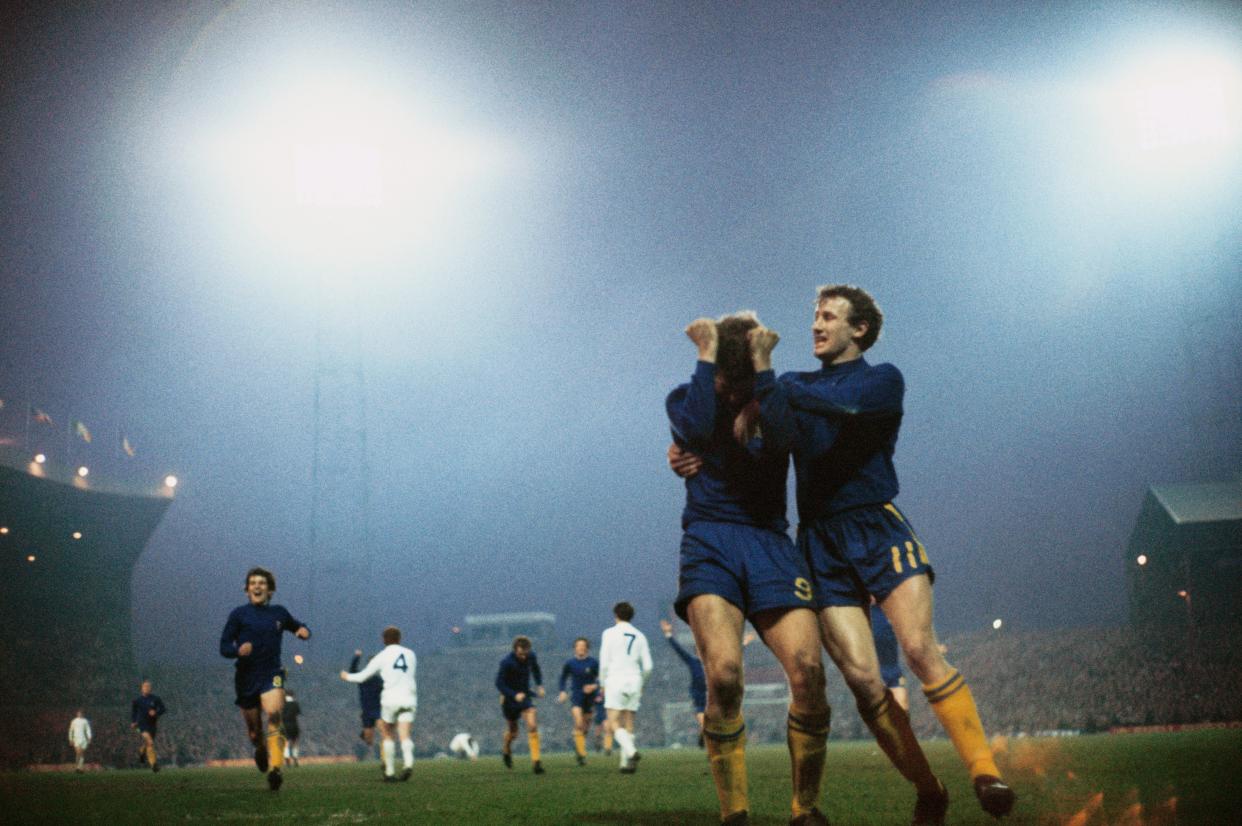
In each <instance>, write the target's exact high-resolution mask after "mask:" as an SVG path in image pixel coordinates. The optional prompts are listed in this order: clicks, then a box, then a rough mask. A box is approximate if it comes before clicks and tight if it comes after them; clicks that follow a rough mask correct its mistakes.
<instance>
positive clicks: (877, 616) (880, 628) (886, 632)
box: [871, 605, 906, 688]
mask: <svg viewBox="0 0 1242 826" xmlns="http://www.w3.org/2000/svg"><path fill="white" fill-rule="evenodd" d="M871 636H873V637H875V653H876V654H878V655H879V657H880V676H881V677H883V678H884V685H885V686H886V687H888V688H901V687H902V686H904V685H905V684H906V678H905V676H904V675H903V674H902V673H901V661H900V660H899V659H897V654H898V652H897V635H896V634H894V633H893V626H891V625H889V622H888V617H886V616H884V612H883V611H881V610H880V609H879V608H878V607H877V606H875V605H872V606H871Z"/></svg>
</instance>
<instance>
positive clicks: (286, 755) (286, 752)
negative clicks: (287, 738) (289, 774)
mask: <svg viewBox="0 0 1242 826" xmlns="http://www.w3.org/2000/svg"><path fill="white" fill-rule="evenodd" d="M289 757H290V752H289V744H288V743H285V759H286V760H288V759H289Z"/></svg>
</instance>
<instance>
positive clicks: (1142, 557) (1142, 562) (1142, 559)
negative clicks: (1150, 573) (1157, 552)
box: [1135, 554, 1147, 565]
mask: <svg viewBox="0 0 1242 826" xmlns="http://www.w3.org/2000/svg"><path fill="white" fill-rule="evenodd" d="M1135 561H1136V562H1138V564H1140V565H1146V564H1147V554H1139V555H1138V559H1137V560H1135Z"/></svg>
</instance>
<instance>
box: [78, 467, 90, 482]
mask: <svg viewBox="0 0 1242 826" xmlns="http://www.w3.org/2000/svg"><path fill="white" fill-rule="evenodd" d="M90 472H91V469H90V468H88V467H87V466H86V465H82V467H80V468H78V476H81V477H82V478H83V479H85V478H86V475H87V474H88V473H90Z"/></svg>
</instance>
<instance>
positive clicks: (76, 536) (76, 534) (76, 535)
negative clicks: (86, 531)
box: [73, 531, 82, 539]
mask: <svg viewBox="0 0 1242 826" xmlns="http://www.w3.org/2000/svg"><path fill="white" fill-rule="evenodd" d="M73 538H74V539H81V538H82V532H81V531H74V532H73Z"/></svg>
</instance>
